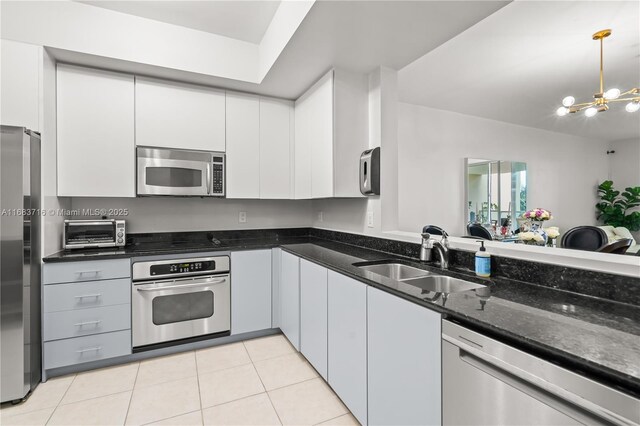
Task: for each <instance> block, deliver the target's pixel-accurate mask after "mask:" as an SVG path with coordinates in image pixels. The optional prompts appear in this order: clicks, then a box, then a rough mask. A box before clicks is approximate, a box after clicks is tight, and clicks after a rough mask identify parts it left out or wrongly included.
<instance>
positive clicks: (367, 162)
mask: <svg viewBox="0 0 640 426" xmlns="http://www.w3.org/2000/svg"><path fill="white" fill-rule="evenodd" d="M360 192H361V193H362V195H380V147H377V148H373V149H368V150H366V151H364V152H363V153H362V155H361V156H360Z"/></svg>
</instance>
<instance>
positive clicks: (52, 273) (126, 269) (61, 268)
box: [42, 259, 131, 285]
mask: <svg viewBox="0 0 640 426" xmlns="http://www.w3.org/2000/svg"><path fill="white" fill-rule="evenodd" d="M42 275H43V278H42V282H43V283H44V284H45V285H46V284H56V283H72V282H77V281H95V280H108V279H112V278H126V277H130V276H131V262H130V261H129V259H113V260H88V261H85V262H63V263H48V264H45V265H44V268H43V272H42Z"/></svg>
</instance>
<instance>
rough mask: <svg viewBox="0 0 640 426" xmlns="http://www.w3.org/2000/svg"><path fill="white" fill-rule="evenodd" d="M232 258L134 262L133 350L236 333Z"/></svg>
mask: <svg viewBox="0 0 640 426" xmlns="http://www.w3.org/2000/svg"><path fill="white" fill-rule="evenodd" d="M229 273H230V269H229V256H214V257H195V258H188V259H170V260H157V261H143V262H134V263H133V271H132V277H133V286H132V296H131V302H132V311H133V312H132V322H133V324H132V325H133V347H134V349H135V348H140V347H141V346H147V345H155V344H159V343H164V342H170V341H173V340H179V339H187V338H193V337H197V336H204V335H209V334H214V333H225V332H229V330H230V329H231V286H230V279H229Z"/></svg>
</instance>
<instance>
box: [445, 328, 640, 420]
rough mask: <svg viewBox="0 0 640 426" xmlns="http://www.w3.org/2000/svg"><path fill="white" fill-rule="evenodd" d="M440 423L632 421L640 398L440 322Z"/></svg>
mask: <svg viewBox="0 0 640 426" xmlns="http://www.w3.org/2000/svg"><path fill="white" fill-rule="evenodd" d="M442 339H443V341H442V377H443V383H442V392H443V395H442V401H443V411H442V424H445V425H470V424H481V425H516V424H523V425H524V424H529V425H574V424H586V425H600V424H608V425H610V424H615V425H637V424H639V423H640V400H638V399H636V398H634V397H632V396H631V395H629V394H626V393H623V392H620V391H619V390H617V389H613V388H611V387H608V386H605V385H603V384H602V383H599V382H596V381H593V380H591V379H588V378H586V377H584V376H581V375H579V374H576V373H574V372H572V371H570V370H567V369H565V368H562V367H560V366H558V365H555V364H552V363H550V362H548V361H545V360H543V359H540V358H537V357H534V356H533V355H530V354H528V353H526V352H523V351H520V350H518V349H515V348H513V347H511V346H508V345H506V344H504V343H502V342H499V341H496V340H493V339H490V338H489V337H486V336H484V335H482V334H479V333H476V332H474V331H471V330H469V329H467V328H464V327H461V326H460V325H458V324H455V323H453V322H450V321H447V320H444V321H443V322H442Z"/></svg>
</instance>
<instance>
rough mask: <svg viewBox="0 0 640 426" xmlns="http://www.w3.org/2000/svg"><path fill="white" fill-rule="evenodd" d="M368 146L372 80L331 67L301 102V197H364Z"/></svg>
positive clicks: (298, 195)
mask: <svg viewBox="0 0 640 426" xmlns="http://www.w3.org/2000/svg"><path fill="white" fill-rule="evenodd" d="M367 147H368V82H367V78H366V76H365V75H363V74H354V73H348V72H345V71H342V70H331V71H329V72H328V73H327V74H325V75H324V76H323V77H322V78H321V79H320V80H319V81H318V82H316V83H315V84H314V85H313V86H312V87H311V88H310V89H309V90H307V92H305V93H304V94H303V95H302V96H301V97H300V98H299V99H298V100H297V101H296V103H295V167H294V180H295V182H294V187H295V198H331V197H360V196H362V194H360V187H359V180H358V169H359V160H360V154H361V153H362V151H364V150H365V149H367Z"/></svg>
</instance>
